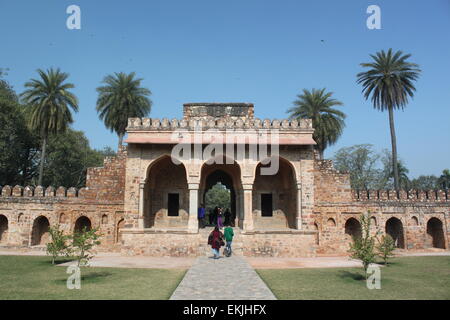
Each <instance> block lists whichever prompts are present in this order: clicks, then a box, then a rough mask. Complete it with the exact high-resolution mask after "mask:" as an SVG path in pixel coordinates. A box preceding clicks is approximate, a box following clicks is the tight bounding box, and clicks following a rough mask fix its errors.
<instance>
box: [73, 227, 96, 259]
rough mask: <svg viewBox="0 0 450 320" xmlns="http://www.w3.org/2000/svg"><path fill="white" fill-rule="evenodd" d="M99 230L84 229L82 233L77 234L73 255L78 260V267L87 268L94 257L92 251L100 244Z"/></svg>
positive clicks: (75, 234)
mask: <svg viewBox="0 0 450 320" xmlns="http://www.w3.org/2000/svg"><path fill="white" fill-rule="evenodd" d="M97 231H98V229H91V230H89V231H88V230H87V229H86V227H84V228H83V230H82V231H81V232H75V233H74V235H73V238H72V253H73V255H74V256H75V258H76V260H77V265H78V267H80V266H86V265H88V263H89V260H91V259H92V258H93V257H94V255H93V254H92V249H93V248H94V246H96V245H99V244H100V240H98V239H99V238H100V236H101V235H100V234H98V233H97Z"/></svg>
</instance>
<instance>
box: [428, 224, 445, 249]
mask: <svg viewBox="0 0 450 320" xmlns="http://www.w3.org/2000/svg"><path fill="white" fill-rule="evenodd" d="M426 231H427V246H431V247H433V248H440V249H445V234H444V227H443V224H442V221H441V219H439V218H436V217H431V218H430V219H428V221H427V230H426Z"/></svg>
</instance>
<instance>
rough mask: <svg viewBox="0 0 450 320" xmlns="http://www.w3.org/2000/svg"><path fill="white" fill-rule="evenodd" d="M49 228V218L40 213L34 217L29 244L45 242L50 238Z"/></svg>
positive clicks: (34, 244)
mask: <svg viewBox="0 0 450 320" xmlns="http://www.w3.org/2000/svg"><path fill="white" fill-rule="evenodd" d="M49 228H50V222H49V219H48V218H47V217H46V216H44V215H41V216H39V217H37V218H36V219H34V221H33V227H32V229H31V245H32V246H37V245H43V244H46V243H47V242H48V241H49V240H50V239H49V238H50V235H49V232H48V229H49Z"/></svg>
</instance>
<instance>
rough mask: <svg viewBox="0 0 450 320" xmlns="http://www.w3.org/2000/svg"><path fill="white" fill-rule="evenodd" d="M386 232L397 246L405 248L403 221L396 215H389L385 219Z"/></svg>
mask: <svg viewBox="0 0 450 320" xmlns="http://www.w3.org/2000/svg"><path fill="white" fill-rule="evenodd" d="M385 231H386V234H388V235H390V236H391V237H392V239H394V243H395V246H396V247H397V248H402V249H404V248H405V235H404V231H403V222H402V221H401V220H400V219H399V218H396V217H391V218H389V219H388V220H387V221H386V227H385Z"/></svg>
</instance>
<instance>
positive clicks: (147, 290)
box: [0, 256, 186, 300]
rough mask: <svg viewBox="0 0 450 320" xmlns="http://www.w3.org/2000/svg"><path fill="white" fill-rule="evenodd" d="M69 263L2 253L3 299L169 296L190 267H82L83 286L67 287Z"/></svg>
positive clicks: (0, 290) (0, 285)
mask: <svg viewBox="0 0 450 320" xmlns="http://www.w3.org/2000/svg"><path fill="white" fill-rule="evenodd" d="M66 271H67V267H63V266H56V265H55V266H53V265H52V264H51V259H50V258H49V257H36V256H0V299H3V300H5V299H7V300H12V299H14V300H16V299H20V300H22V299H32V300H36V299H40V300H42V299H74V300H88V299H151V300H154V299H158V300H164V299H168V298H169V297H170V296H171V295H172V293H173V291H174V290H175V289H176V287H177V286H178V284H179V283H180V281H181V279H182V278H183V276H184V274H185V272H186V270H181V269H131V268H98V267H82V268H81V289H79V290H77V289H73V290H69V289H67V285H66V282H67V278H68V277H69V276H70V275H69V274H67V273H66Z"/></svg>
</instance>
